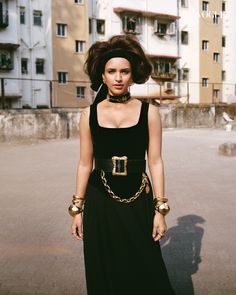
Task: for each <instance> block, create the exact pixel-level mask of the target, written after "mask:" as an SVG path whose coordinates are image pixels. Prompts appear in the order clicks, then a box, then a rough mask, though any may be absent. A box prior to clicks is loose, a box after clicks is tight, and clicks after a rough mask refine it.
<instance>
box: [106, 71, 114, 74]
mask: <svg viewBox="0 0 236 295" xmlns="http://www.w3.org/2000/svg"><path fill="white" fill-rule="evenodd" d="M107 72H108V74H112V73H115V70H108V71H107Z"/></svg>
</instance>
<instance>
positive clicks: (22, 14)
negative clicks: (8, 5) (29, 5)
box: [20, 7, 25, 25]
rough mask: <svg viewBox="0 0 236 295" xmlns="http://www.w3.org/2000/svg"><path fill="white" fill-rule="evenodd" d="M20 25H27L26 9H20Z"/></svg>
mask: <svg viewBox="0 0 236 295" xmlns="http://www.w3.org/2000/svg"><path fill="white" fill-rule="evenodd" d="M20 24H21V25H24V24H25V7H20Z"/></svg>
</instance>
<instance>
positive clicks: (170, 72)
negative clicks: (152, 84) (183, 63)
mask: <svg viewBox="0 0 236 295" xmlns="http://www.w3.org/2000/svg"><path fill="white" fill-rule="evenodd" d="M148 57H149V59H150V61H151V64H152V68H153V71H152V74H151V77H152V78H153V79H154V80H159V81H171V80H174V79H175V78H176V76H177V66H176V62H177V59H178V58H179V57H178V56H171V55H170V56H168V55H155V54H149V55H148Z"/></svg>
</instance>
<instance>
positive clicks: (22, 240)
mask: <svg viewBox="0 0 236 295" xmlns="http://www.w3.org/2000/svg"><path fill="white" fill-rule="evenodd" d="M228 141H231V142H235V143H236V132H231V133H227V132H225V131H223V130H212V129H189V130H165V132H164V160H165V170H166V187H167V195H168V196H169V198H170V199H171V205H172V212H171V213H170V214H169V215H168V217H167V220H168V224H169V232H168V235H167V237H166V238H165V239H164V240H163V242H162V249H163V255H164V258H165V261H166V264H167V267H168V270H169V274H170V278H171V281H172V283H173V286H174V288H175V290H176V294H177V295H194V294H195V295H234V294H236V280H235V278H236V234H235V233H236V214H235V208H236V197H235V196H236V178H235V173H236V157H231V158H227V157H223V156H219V155H218V153H217V151H218V146H219V145H220V144H221V143H224V142H228ZM78 157H79V142H78V140H70V141H51V142H41V143H39V144H34V145H32V144H31V145H19V144H18V145H14V144H1V145H0V188H1V190H0V202H1V206H0V225H1V226H0V294H1V295H86V288H85V278H84V265H83V254H82V243H81V242H78V241H75V240H73V239H72V237H71V235H70V222H71V219H70V217H69V215H68V214H67V212H66V211H67V206H68V204H69V203H70V201H71V195H72V194H73V192H74V185H75V171H76V164H77V160H78ZM157 288H158V287H157ZM99 295H100V294H99ZM101 295H102V294H101ZM131 295H132V294H131ZM144 295H145V294H144ZM147 295H149V294H147ZM153 295H154V294H153ZM161 295H164V294H161Z"/></svg>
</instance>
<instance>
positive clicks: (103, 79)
mask: <svg viewBox="0 0 236 295" xmlns="http://www.w3.org/2000/svg"><path fill="white" fill-rule="evenodd" d="M102 81H103V83H104V84H106V79H105V76H104V74H102Z"/></svg>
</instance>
